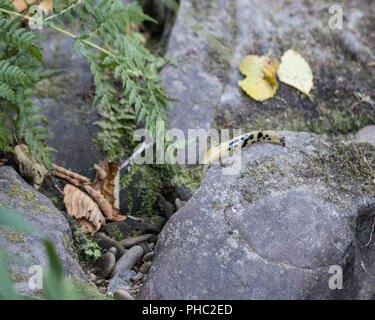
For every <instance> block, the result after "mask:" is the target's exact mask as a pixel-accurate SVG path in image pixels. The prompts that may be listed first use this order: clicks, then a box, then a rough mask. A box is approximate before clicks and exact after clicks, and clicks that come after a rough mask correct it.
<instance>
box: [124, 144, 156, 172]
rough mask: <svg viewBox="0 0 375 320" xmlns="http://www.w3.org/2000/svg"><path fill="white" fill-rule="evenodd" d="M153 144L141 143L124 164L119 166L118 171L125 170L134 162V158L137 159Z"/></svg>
mask: <svg viewBox="0 0 375 320" xmlns="http://www.w3.org/2000/svg"><path fill="white" fill-rule="evenodd" d="M153 144H154V143H153V142H151V143H145V142H142V143H141V144H140V146H139V147H138V148H137V150H135V151H134V153H133V154H132V155H131V156H130V157H129V158H128V159H126V160H125V162H124V163H123V164H122V165H121V166H120V168H119V171H121V170H123V169H125V168H127V167H128V166H129V165H130V164H131V163H132V162H133V161H134V159H135V158H137V157H138V156H139V155H140V154H141V153H142V152H143V151H144V150H146V149H148V148H149V147H151V146H152V145H153Z"/></svg>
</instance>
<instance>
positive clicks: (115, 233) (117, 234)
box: [112, 226, 124, 241]
mask: <svg viewBox="0 0 375 320" xmlns="http://www.w3.org/2000/svg"><path fill="white" fill-rule="evenodd" d="M112 238H113V239H114V240H116V241H121V240H122V239H124V235H123V234H122V232H121V230H120V228H119V227H118V226H113V227H112Z"/></svg>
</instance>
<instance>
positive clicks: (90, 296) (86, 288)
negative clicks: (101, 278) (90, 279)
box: [68, 278, 112, 300]
mask: <svg viewBox="0 0 375 320" xmlns="http://www.w3.org/2000/svg"><path fill="white" fill-rule="evenodd" d="M68 281H70V282H71V283H72V284H73V285H74V286H75V287H76V288H77V290H78V292H79V294H80V296H81V297H82V300H112V299H111V298H110V297H108V296H106V295H105V294H104V292H102V291H100V290H99V289H98V288H97V287H95V286H94V285H92V284H89V283H86V282H84V281H82V280H80V279H75V278H70V279H68Z"/></svg>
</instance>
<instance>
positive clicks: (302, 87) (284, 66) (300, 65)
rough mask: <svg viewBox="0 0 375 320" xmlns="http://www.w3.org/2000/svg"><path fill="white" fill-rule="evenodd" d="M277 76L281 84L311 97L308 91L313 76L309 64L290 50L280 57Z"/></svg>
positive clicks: (311, 84)
mask: <svg viewBox="0 0 375 320" xmlns="http://www.w3.org/2000/svg"><path fill="white" fill-rule="evenodd" d="M277 76H278V77H279V79H280V81H281V82H283V83H285V84H288V85H290V86H292V87H294V88H296V89H298V90H299V91H301V92H303V93H304V94H306V95H308V96H309V97H311V95H310V90H311V88H312V86H313V74H312V71H311V68H310V66H309V64H308V63H307V62H306V60H305V59H304V58H303V57H302V56H301V55H300V54H299V53H297V52H295V51H293V50H292V49H289V50H288V51H286V52H285V53H284V55H283V56H282V57H281V63H280V66H279V70H278V71H277Z"/></svg>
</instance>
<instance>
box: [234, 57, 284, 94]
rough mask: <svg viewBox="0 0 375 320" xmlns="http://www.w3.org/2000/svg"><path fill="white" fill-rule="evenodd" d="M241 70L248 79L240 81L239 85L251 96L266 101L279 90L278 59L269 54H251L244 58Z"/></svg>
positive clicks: (240, 66)
mask: <svg viewBox="0 0 375 320" xmlns="http://www.w3.org/2000/svg"><path fill="white" fill-rule="evenodd" d="M239 68H240V71H241V73H242V74H243V75H245V76H246V79H244V80H240V81H238V85H239V86H240V87H241V88H242V90H244V91H245V92H246V93H247V94H248V95H249V96H250V97H251V98H253V99H255V100H257V101H264V100H267V99H269V98H272V97H273V96H274V94H275V93H276V91H277V88H278V83H277V81H276V70H277V61H271V60H270V58H269V57H268V56H257V55H249V56H246V57H245V58H243V59H242V61H241V62H240V65H239Z"/></svg>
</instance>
